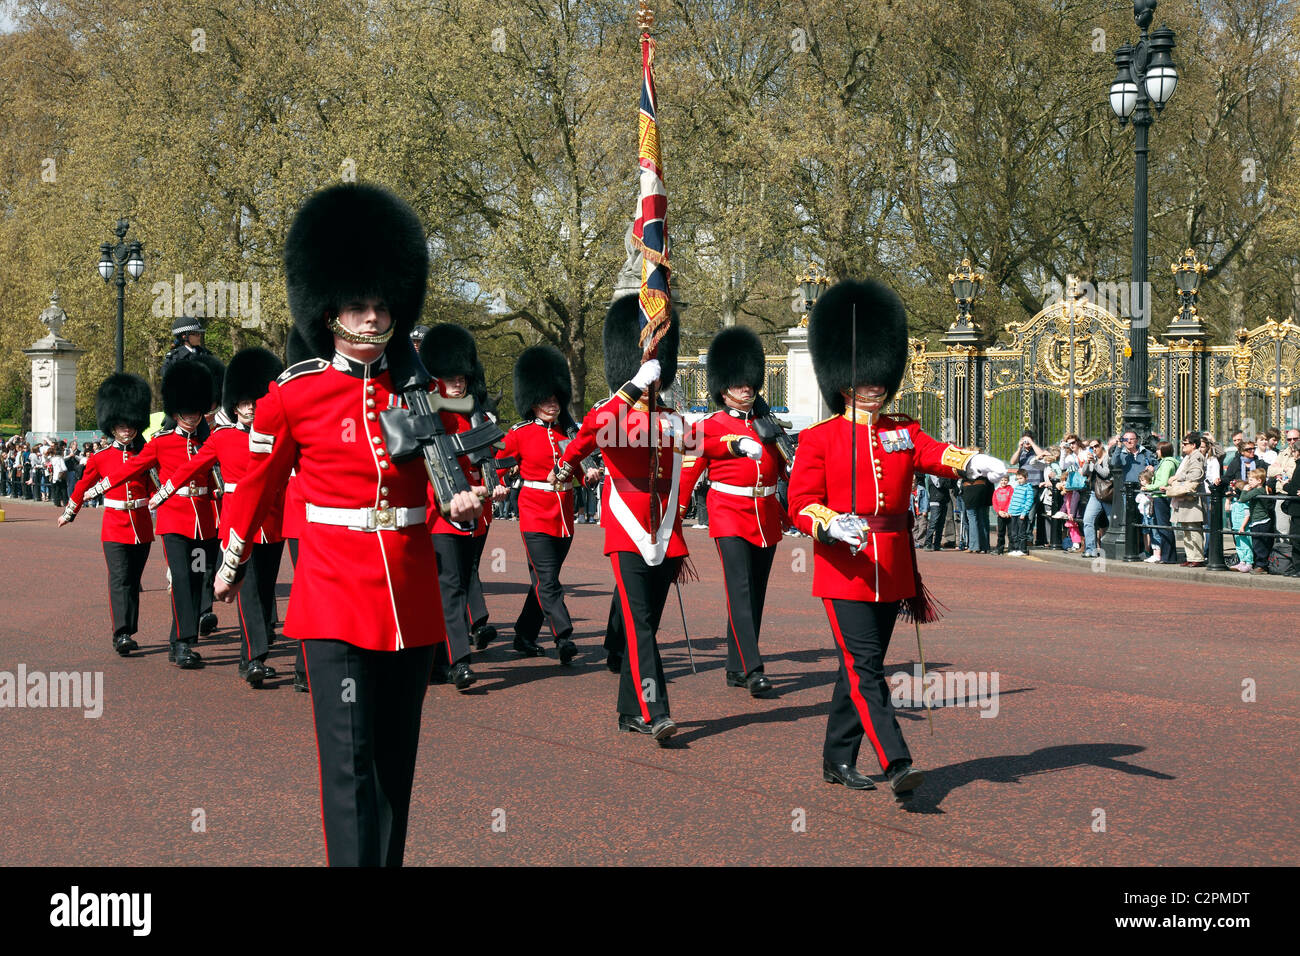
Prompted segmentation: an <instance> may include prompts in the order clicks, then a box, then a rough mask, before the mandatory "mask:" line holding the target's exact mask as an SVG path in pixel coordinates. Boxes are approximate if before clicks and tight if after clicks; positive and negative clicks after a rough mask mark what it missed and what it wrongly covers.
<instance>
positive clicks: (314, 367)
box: [275, 358, 330, 385]
mask: <svg viewBox="0 0 1300 956" xmlns="http://www.w3.org/2000/svg"><path fill="white" fill-rule="evenodd" d="M329 367H330V363H329V362H327V361H325V360H324V359H319V358H314V359H306V360H304V361H302V362H295V363H294V364H293V365H290V366H289V367H288V368H287V369H285V370H284V371H283V372H281V373H280V377H279V378H277V379H276V380H275V384H276V385H283V384H284V383H285V382H289V381H292V380H293V379H295V378H300V377H301V376H303V375H312V374H314V373H316V372H323V371H325V370H326V369H327V368H329Z"/></svg>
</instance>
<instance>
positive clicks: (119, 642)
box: [113, 634, 140, 657]
mask: <svg viewBox="0 0 1300 956" xmlns="http://www.w3.org/2000/svg"><path fill="white" fill-rule="evenodd" d="M139 649H140V645H139V644H137V643H136V642H135V638H133V637H132V636H131V635H130V634H119V635H117V637H115V638H113V650H115V651H117V652H118V653H119V654H121V655H122V656H123V657H126V655H128V654H130V653H131V652H132V651H137V650H139Z"/></svg>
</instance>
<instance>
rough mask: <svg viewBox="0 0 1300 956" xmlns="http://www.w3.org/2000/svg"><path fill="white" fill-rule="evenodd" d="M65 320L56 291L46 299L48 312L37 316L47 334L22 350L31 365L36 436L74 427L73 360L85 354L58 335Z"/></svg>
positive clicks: (75, 412)
mask: <svg viewBox="0 0 1300 956" xmlns="http://www.w3.org/2000/svg"><path fill="white" fill-rule="evenodd" d="M67 320H68V316H67V313H66V312H64V311H63V309H61V308H60V307H59V293H58V292H57V291H56V292H55V293H54V294H53V295H51V296H50V305H49V308H47V309H46V310H45V311H44V312H42V313H41V321H42V322H44V323H45V325H46V326H48V327H49V330H50V334H49V335H47V336H45V338H43V339H40V340H39V341H37V342H33V343H32V345H31V347H30V348H26V349H23V354H24V355H26V356H27V357H28V358H29V359H30V360H31V363H32V432H33V434H35V435H38V436H43V435H47V434H48V435H53V434H55V433H57V432H71V431H74V430H75V429H76V427H77V357H78V356H80V355H82V354H84V352H85V350H84V349H79V348H77V347H76V346H75V345H73V344H72V343H71V342H69V341H68V340H67V339H65V338H63V336H62V335H60V334H59V333H60V332H62V330H63V324H64V323H65V322H66V321H67Z"/></svg>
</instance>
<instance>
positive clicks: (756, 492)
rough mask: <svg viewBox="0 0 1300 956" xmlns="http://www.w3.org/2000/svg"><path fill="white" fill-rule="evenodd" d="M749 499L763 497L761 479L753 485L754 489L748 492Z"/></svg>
mask: <svg viewBox="0 0 1300 956" xmlns="http://www.w3.org/2000/svg"><path fill="white" fill-rule="evenodd" d="M750 497H752V498H761V497H763V481H762V479H761V478H760V479H759V480H758V481H757V482H755V483H754V488H753V490H752V491H751V492H750Z"/></svg>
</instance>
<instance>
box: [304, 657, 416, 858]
mask: <svg viewBox="0 0 1300 956" xmlns="http://www.w3.org/2000/svg"><path fill="white" fill-rule="evenodd" d="M301 643H302V644H303V645H304V651H305V656H306V663H307V681H308V684H309V686H310V688H311V709H312V717H313V720H314V721H315V724H316V748H317V751H318V753H319V755H320V788H321V820H322V822H323V824H324V828H325V855H326V857H327V859H328V860H329V865H330V866H401V865H402V853H403V850H404V849H405V847H406V822H407V817H408V814H409V812H410V808H411V783H412V781H413V780H414V779H415V757H416V751H417V749H418V747H419V743H420V712H421V709H422V708H423V706H424V693H425V688H426V687H427V686H428V684H429V671H430V669H431V668H432V667H433V646H429V647H415V648H407V649H405V650H400V651H370V650H365V649H363V648H360V647H354V646H353V645H351V644H348V643H346V642H344V641H334V640H314V641H302V642H301Z"/></svg>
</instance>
